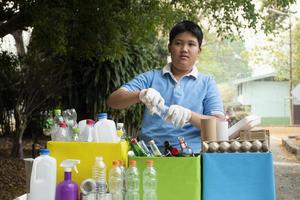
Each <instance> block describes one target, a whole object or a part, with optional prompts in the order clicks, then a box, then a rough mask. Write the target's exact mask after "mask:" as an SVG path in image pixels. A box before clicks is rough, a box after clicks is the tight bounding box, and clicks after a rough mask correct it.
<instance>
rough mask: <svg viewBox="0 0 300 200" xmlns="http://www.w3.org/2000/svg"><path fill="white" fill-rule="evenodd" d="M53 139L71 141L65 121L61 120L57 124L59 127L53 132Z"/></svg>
mask: <svg viewBox="0 0 300 200" xmlns="http://www.w3.org/2000/svg"><path fill="white" fill-rule="evenodd" d="M54 141H72V136H71V133H70V130H69V129H68V127H67V124H66V123H64V122H62V123H60V124H59V128H58V130H57V132H56V133H55V137H54Z"/></svg>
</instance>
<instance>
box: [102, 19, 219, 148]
mask: <svg viewBox="0 0 300 200" xmlns="http://www.w3.org/2000/svg"><path fill="white" fill-rule="evenodd" d="M202 40H203V33H202V30H201V29H200V27H199V26H198V25H197V24H195V23H194V22H191V21H182V22H179V23H177V24H176V25H175V26H174V27H173V28H172V30H171V31H170V34H169V44H168V49H169V52H170V54H171V62H170V63H168V64H167V65H166V66H164V67H163V69H161V70H151V71H148V72H145V73H143V74H140V75H138V76H136V77H135V78H134V79H133V80H131V81H130V82H128V83H126V84H124V85H123V86H122V87H121V88H119V89H118V90H116V91H115V92H113V93H112V94H111V96H110V97H109V99H108V101H107V103H108V105H109V106H111V107H112V108H117V109H122V108H127V107H128V106H130V105H132V104H135V103H140V102H142V103H144V104H145V105H146V108H147V109H145V112H144V116H143V123H142V129H141V134H140V138H141V139H142V140H144V141H145V142H148V141H149V140H151V139H154V141H155V142H156V144H157V146H158V147H159V148H160V149H161V150H162V149H163V144H164V142H165V141H169V143H170V144H171V145H172V146H175V147H177V148H179V143H178V139H177V138H178V136H183V137H184V138H185V141H186V142H187V143H188V145H189V146H190V147H191V148H192V149H193V151H194V152H196V153H199V152H200V143H201V138H200V132H199V131H200V121H201V119H205V118H212V117H217V118H221V119H223V118H224V114H223V105H222V101H221V98H220V94H219V91H218V89H217V86H216V83H215V81H214V80H213V79H212V78H211V77H209V76H205V75H203V74H201V73H199V72H198V70H197V68H196V66H195V62H196V60H197V57H198V56H199V55H200V53H201V44H202ZM164 105H166V106H168V107H169V110H168V112H167V120H164V119H162V118H161V117H159V116H158V115H156V114H155V113H156V112H157V108H162V107H163V106H164Z"/></svg>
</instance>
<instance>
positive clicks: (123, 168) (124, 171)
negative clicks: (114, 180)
mask: <svg viewBox="0 0 300 200" xmlns="http://www.w3.org/2000/svg"><path fill="white" fill-rule="evenodd" d="M118 161H119V167H120V169H121V172H122V180H123V188H122V195H123V199H125V192H126V190H125V174H126V170H125V167H124V161H123V160H118Z"/></svg>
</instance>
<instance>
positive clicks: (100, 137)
mask: <svg viewBox="0 0 300 200" xmlns="http://www.w3.org/2000/svg"><path fill="white" fill-rule="evenodd" d="M94 127H95V142H112V143H117V142H119V141H120V137H118V136H117V129H116V123H115V122H114V121H113V120H109V119H107V113H99V114H98V122H97V123H96V124H95V126H94Z"/></svg>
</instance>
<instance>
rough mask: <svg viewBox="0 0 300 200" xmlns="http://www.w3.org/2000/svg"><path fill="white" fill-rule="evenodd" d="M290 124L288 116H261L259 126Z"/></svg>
mask: <svg viewBox="0 0 300 200" xmlns="http://www.w3.org/2000/svg"><path fill="white" fill-rule="evenodd" d="M289 124H290V118H289V117H262V118H261V124H260V125H261V126H288V125H289Z"/></svg>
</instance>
